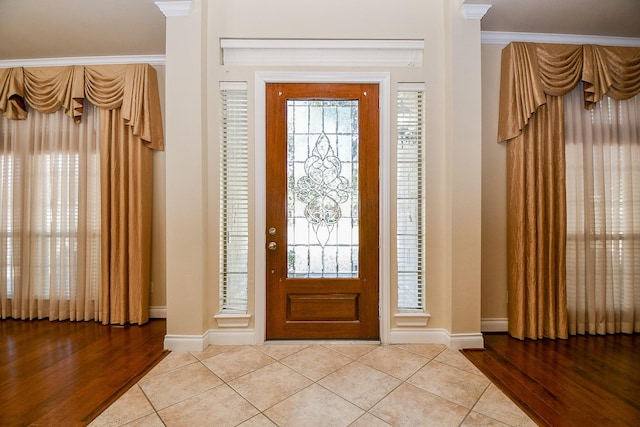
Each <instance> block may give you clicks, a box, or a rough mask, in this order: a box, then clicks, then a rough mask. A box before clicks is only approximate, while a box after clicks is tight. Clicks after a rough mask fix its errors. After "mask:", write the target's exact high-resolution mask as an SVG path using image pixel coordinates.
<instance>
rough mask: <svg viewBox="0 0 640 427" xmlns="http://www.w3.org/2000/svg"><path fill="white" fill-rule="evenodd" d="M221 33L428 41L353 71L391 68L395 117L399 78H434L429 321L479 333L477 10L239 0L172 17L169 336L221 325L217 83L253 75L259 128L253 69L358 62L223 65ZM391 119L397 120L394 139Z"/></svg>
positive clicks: (331, 0) (410, 0) (376, 1)
mask: <svg viewBox="0 0 640 427" xmlns="http://www.w3.org/2000/svg"><path fill="white" fill-rule="evenodd" d="M336 11H339V13H336ZM221 38H295V39H315V38H317V39H335V38H338V39H418V40H424V42H425V50H424V52H425V64H424V66H423V67H406V68H400V67H398V68H393V69H380V68H375V69H371V68H358V70H357V71H384V72H390V74H391V100H392V102H391V105H390V108H391V117H392V118H393V113H394V111H393V110H394V108H395V106H394V103H393V99H395V98H394V96H395V95H394V94H395V87H396V85H397V83H399V82H424V83H425V84H426V94H427V96H426V139H427V298H426V300H427V311H428V312H429V313H430V314H431V320H430V321H429V324H428V326H427V329H433V330H441V329H444V330H446V331H448V332H449V333H450V334H474V333H475V334H477V333H478V332H479V331H480V298H481V295H480V280H481V270H480V269H481V262H480V261H481V256H480V255H481V254H480V251H481V240H480V239H481V229H482V224H481V194H482V186H481V183H482V174H481V168H482V162H481V157H482V145H481V142H482V141H481V125H482V123H481V116H480V108H481V98H480V96H481V91H480V27H479V21H469V20H465V19H464V18H463V17H462V16H461V15H460V13H459V11H458V2H457V1H456V0H440V1H429V2H424V1H415V0H402V1H395V2H388V1H387V0H372V1H370V2H368V3H367V7H366V8H363V7H362V5H361V4H359V3H357V2H344V1H342V0H326V1H324V2H314V3H311V2H290V1H286V0H273V1H270V2H262V1H256V0H236V1H233V2H205V1H202V2H195V9H194V10H193V11H192V12H191V14H190V15H188V16H185V17H169V18H167V49H166V55H167V65H166V98H167V105H166V110H165V117H166V122H165V128H166V140H167V148H166V152H165V155H164V159H163V160H164V165H165V172H166V173H165V181H166V187H165V188H164V190H165V193H164V194H165V195H166V200H165V207H166V211H165V214H166V216H165V217H164V218H161V217H159V218H158V222H157V223H154V226H156V225H157V224H161V223H162V221H164V223H165V227H166V228H165V230H166V303H167V315H168V322H167V325H168V335H169V336H199V335H202V334H204V333H205V332H206V331H207V330H210V329H215V328H217V324H216V322H215V320H214V319H213V316H214V315H215V314H216V313H217V312H218V301H217V295H218V284H217V282H218V232H217V230H218V217H217V212H218V206H219V205H218V188H219V187H218V177H217V176H218V156H217V150H218V143H219V141H218V137H219V129H218V123H219V107H218V105H219V95H218V85H219V82H220V81H247V82H248V85H249V99H250V106H249V109H250V115H249V120H250V123H251V128H250V133H252V132H254V131H255V129H253V120H254V119H255V117H254V116H253V114H254V112H255V111H254V105H253V96H254V92H253V83H254V75H255V72H256V71H270V70H277V71H318V69H321V70H324V71H354V70H353V69H351V70H350V69H345V68H335V67H331V68H327V67H324V68H323V67H319V68H318V67H315V68H312V67H310V68H304V67H296V68H293V67H288V68H287V67H284V68H283V67H272V68H269V67H230V66H224V65H221V63H222V61H221V58H220V45H219V40H220V39H221ZM393 129H394V122H393V120H392V123H391V138H392V139H393ZM251 161H254V162H255V161H261V160H260V159H256V158H252V159H251ZM158 163H159V164H160V163H161V160H160V159H158ZM250 170H252V168H250ZM394 172H395V171H392V173H391V176H393V174H394ZM159 174H160V173H159ZM250 179H253V177H250ZM253 214H254V215H255V211H254V212H253ZM253 219H255V218H253ZM392 220H393V218H392ZM391 225H392V226H393V224H391ZM154 236H155V235H154ZM253 239H255V236H253ZM154 261H155V259H154ZM252 268H253V264H251V265H250V269H252ZM160 270H162V269H161V268H158V271H160ZM155 271H156V269H155V266H154V272H155ZM254 274H255V271H251V273H250V283H251V284H250V313H251V314H255V313H254V307H253V305H252V303H253V298H254V296H255V293H254V291H255V288H254V286H263V284H259V283H257V284H256V283H254V281H253V278H254ZM158 275H161V273H158ZM154 280H155V277H154ZM154 286H155V285H154ZM154 301H155V300H154ZM392 326H393V325H392Z"/></svg>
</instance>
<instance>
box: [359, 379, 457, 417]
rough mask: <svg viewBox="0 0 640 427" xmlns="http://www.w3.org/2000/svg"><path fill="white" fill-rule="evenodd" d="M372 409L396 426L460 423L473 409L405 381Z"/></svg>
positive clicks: (374, 412) (374, 413)
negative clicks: (469, 409)
mask: <svg viewBox="0 0 640 427" xmlns="http://www.w3.org/2000/svg"><path fill="white" fill-rule="evenodd" d="M369 412H370V413H371V414H373V415H375V416H376V417H378V418H380V419H382V420H383V421H385V422H387V423H389V424H391V425H393V426H395V427H405V426H406V427H415V426H458V425H460V423H461V422H462V420H464V418H465V416H466V415H467V412H469V411H468V410H467V409H466V408H465V407H463V406H460V405H456V404H455V403H453V402H450V401H448V400H446V399H443V398H441V397H438V396H435V395H433V394H431V393H429V392H427V391H425V390H422V389H420V388H418V387H415V386H412V385H410V384H406V383H404V384H402V385H401V386H400V387H398V388H397V389H395V390H394V391H393V392H391V394H389V395H388V396H387V397H385V398H384V399H382V401H381V402H380V403H378V404H377V405H376V406H374V407H373V408H371V410H370V411H369Z"/></svg>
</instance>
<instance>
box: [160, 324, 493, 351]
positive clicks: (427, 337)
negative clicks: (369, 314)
mask: <svg viewBox="0 0 640 427" xmlns="http://www.w3.org/2000/svg"><path fill="white" fill-rule="evenodd" d="M255 335H256V331H255V330H253V329H249V330H235V331H234V330H223V329H209V330H208V331H207V332H205V333H204V334H202V335H166V336H165V338H164V348H165V349H166V350H171V351H203V350H204V349H205V348H206V347H207V346H208V345H256V344H257V343H259V341H258V340H256V336H255ZM384 344H444V345H446V346H447V347H449V348H450V349H452V350H460V349H463V348H484V339H483V338H482V334H481V333H470V334H450V333H449V331H447V330H446V329H423V330H403V329H392V330H391V332H390V333H389V339H388V341H387V342H385V343H384Z"/></svg>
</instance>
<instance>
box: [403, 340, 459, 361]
mask: <svg viewBox="0 0 640 427" xmlns="http://www.w3.org/2000/svg"><path fill="white" fill-rule="evenodd" d="M397 346H398V347H400V348H401V349H403V350H407V351H410V352H412V353H416V354H419V355H420V356H422V357H426V358H427V359H433V358H434V357H436V356H438V355H439V354H440V353H442V352H443V351H445V350H446V349H447V346H446V345H444V344H398V345H397Z"/></svg>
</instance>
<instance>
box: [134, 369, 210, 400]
mask: <svg viewBox="0 0 640 427" xmlns="http://www.w3.org/2000/svg"><path fill="white" fill-rule="evenodd" d="M221 383H222V381H221V380H220V378H218V377H217V376H215V375H214V374H213V373H212V372H211V371H210V370H209V369H207V368H205V367H204V366H203V365H202V364H201V363H200V362H198V363H192V364H190V365H187V366H183V367H182V368H178V369H174V370H173V371H170V372H167V373H165V374H162V375H156V376H154V377H151V378H143V379H142V380H140V382H139V383H138V384H139V385H140V388H142V391H144V393H145V394H146V396H147V398H148V399H149V400H150V401H151V403H152V404H153V406H154V407H155V409H156V410H159V409H163V408H166V407H167V406H169V405H173V404H174V403H177V402H180V401H182V400H184V399H187V398H189V397H192V396H194V395H196V394H199V393H202V392H203V391H205V390H209V389H211V388H214V387H216V386H218V385H220V384H221Z"/></svg>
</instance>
